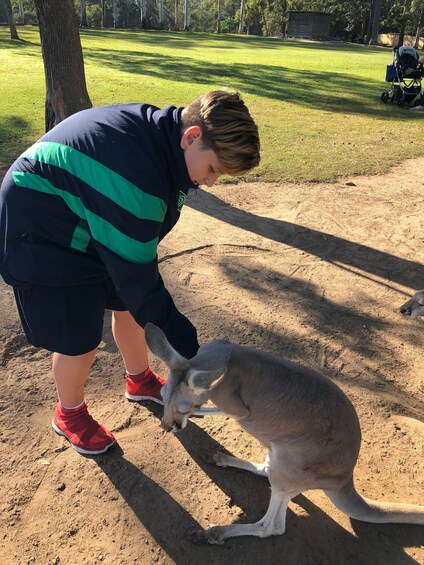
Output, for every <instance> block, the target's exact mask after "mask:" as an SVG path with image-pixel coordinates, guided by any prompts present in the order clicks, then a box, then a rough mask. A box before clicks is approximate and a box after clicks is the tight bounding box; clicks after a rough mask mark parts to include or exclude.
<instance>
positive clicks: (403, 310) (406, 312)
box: [399, 306, 411, 316]
mask: <svg viewBox="0 0 424 565" xmlns="http://www.w3.org/2000/svg"><path fill="white" fill-rule="evenodd" d="M399 311H400V313H401V314H403V315H404V316H410V315H411V308H405V307H404V306H402V308H400V310H399Z"/></svg>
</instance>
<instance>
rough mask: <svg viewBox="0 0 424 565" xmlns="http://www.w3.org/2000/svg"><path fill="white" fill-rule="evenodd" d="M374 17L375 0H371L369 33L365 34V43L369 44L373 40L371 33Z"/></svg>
mask: <svg viewBox="0 0 424 565" xmlns="http://www.w3.org/2000/svg"><path fill="white" fill-rule="evenodd" d="M373 19H374V0H371V3H370V8H369V13H368V26H367V34H366V36H365V42H364V43H365V45H368V44H369V42H370V41H371V33H372V22H373Z"/></svg>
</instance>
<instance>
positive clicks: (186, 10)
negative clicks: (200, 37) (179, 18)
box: [183, 0, 190, 31]
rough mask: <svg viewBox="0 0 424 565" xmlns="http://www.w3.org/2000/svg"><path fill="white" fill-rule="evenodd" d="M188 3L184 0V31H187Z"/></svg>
mask: <svg viewBox="0 0 424 565" xmlns="http://www.w3.org/2000/svg"><path fill="white" fill-rule="evenodd" d="M189 27H190V24H189V5H188V0H184V27H183V29H184V31H189Z"/></svg>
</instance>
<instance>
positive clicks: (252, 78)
mask: <svg viewBox="0 0 424 565" xmlns="http://www.w3.org/2000/svg"><path fill="white" fill-rule="evenodd" d="M18 32H19V34H20V36H21V38H22V39H23V41H10V40H9V39H8V30H7V28H6V27H0V52H1V57H0V61H1V66H0V165H3V166H4V165H6V164H9V163H10V162H11V160H13V158H14V157H15V156H16V155H17V154H19V152H20V151H22V150H23V149H24V148H25V147H26V146H27V145H28V144H30V143H32V142H33V141H34V139H36V138H37V137H38V136H39V135H41V134H42V133H43V128H44V72H43V64H42V59H41V49H40V41H39V35H38V30H37V28H35V27H31V26H25V27H19V28H18ZM81 39H82V44H83V51H84V59H85V69H86V76H87V85H88V91H89V94H90V97H91V100H92V102H93V105H95V106H99V105H104V104H112V103H118V102H128V101H143V102H150V103H153V104H157V105H158V106H165V105H167V104H175V105H181V106H183V105H185V104H186V103H188V102H190V101H191V100H192V99H193V98H194V97H196V96H197V95H199V94H201V93H203V92H205V91H207V90H211V89H215V88H221V87H225V88H233V89H238V90H240V91H241V92H242V94H243V97H244V98H245V100H246V102H247V104H248V106H249V108H250V109H251V113H252V114H253V116H254V117H255V119H256V120H257V123H258V124H259V128H260V134H261V142H262V163H261V165H260V167H259V168H258V169H256V170H255V171H254V172H253V173H251V174H250V175H248V176H247V177H246V178H248V179H249V180H255V179H260V180H261V181H316V182H319V181H331V180H334V179H335V178H336V177H337V176H339V175H345V174H346V175H347V174H349V175H350V174H357V173H380V172H382V171H385V170H387V169H388V168H389V167H390V166H391V165H392V164H394V163H395V162H399V161H401V160H404V159H406V158H408V157H415V156H419V155H423V154H424V146H423V144H422V143H421V139H422V127H423V117H424V116H423V115H422V114H420V113H414V112H410V111H409V110H407V109H401V108H398V107H397V106H392V105H390V104H389V105H385V104H382V103H381V102H380V94H381V92H382V90H383V89H385V88H386V84H385V82H384V77H385V69H386V64H388V63H390V62H391V60H392V55H391V51H390V50H389V49H385V48H381V47H374V48H370V47H364V46H359V45H351V44H339V43H329V44H322V43H317V42H306V41H305V42H302V41H280V40H277V39H268V38H258V37H246V36H242V37H239V36H235V35H222V36H218V35H212V34H199V33H173V32H158V31H125V30H83V31H81Z"/></svg>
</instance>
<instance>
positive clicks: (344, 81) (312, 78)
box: [85, 49, 413, 120]
mask: <svg viewBox="0 0 424 565" xmlns="http://www.w3.org/2000/svg"><path fill="white" fill-rule="evenodd" d="M282 59H284V53H283V52H282ZM85 60H86V61H93V62H95V63H96V64H103V65H105V66H107V67H108V68H115V69H117V70H119V71H121V72H125V73H132V74H139V75H142V76H144V77H155V78H160V79H172V80H174V81H179V82H183V83H193V84H195V83H203V84H206V85H211V87H212V86H213V85H216V84H226V83H228V84H231V87H232V88H237V89H240V90H242V91H243V92H245V93H247V92H248V93H249V94H251V95H254V96H259V97H262V98H264V97H265V98H269V99H271V100H278V101H288V102H293V103H296V104H301V105H304V106H307V107H308V108H321V109H327V110H331V112H341V113H355V114H366V115H370V116H375V117H379V118H382V119H384V118H387V119H390V120H393V119H399V120H404V119H407V117H408V116H409V118H413V116H411V115H410V114H408V113H407V112H402V111H401V110H400V109H398V108H397V107H394V108H391V111H390V112H389V111H388V106H387V105H383V104H381V103H380V102H379V99H380V94H381V92H382V90H383V89H384V82H383V81H378V80H372V79H365V78H361V77H358V76H352V75H350V74H347V73H336V72H328V71H326V70H315V71H308V70H304V69H300V70H295V69H291V68H288V67H285V66H283V65H279V66H259V65H257V64H254V63H252V64H249V63H228V64H225V63H222V62H219V63H214V62H212V61H209V62H207V61H201V60H197V59H195V58H191V57H185V56H173V57H170V56H169V55H162V54H158V53H149V52H143V51H128V50H126V51H117V50H111V49H90V50H87V51H86V52H85ZM389 106H390V105H389Z"/></svg>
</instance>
